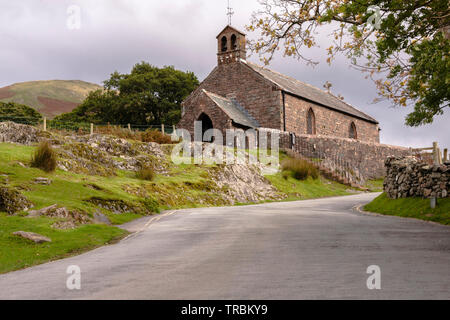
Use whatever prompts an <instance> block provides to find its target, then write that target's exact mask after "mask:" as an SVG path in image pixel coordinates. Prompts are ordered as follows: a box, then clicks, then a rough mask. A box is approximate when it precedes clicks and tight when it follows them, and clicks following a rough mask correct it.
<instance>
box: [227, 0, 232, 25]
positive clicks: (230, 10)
mask: <svg viewBox="0 0 450 320" xmlns="http://www.w3.org/2000/svg"><path fill="white" fill-rule="evenodd" d="M227 10H228V11H227V16H228V25H230V26H231V17H232V15H233V14H234V11H233V8H231V7H230V0H228V7H227Z"/></svg>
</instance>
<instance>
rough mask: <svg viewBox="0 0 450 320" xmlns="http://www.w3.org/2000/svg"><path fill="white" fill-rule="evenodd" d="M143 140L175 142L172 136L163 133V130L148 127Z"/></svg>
mask: <svg viewBox="0 0 450 320" xmlns="http://www.w3.org/2000/svg"><path fill="white" fill-rule="evenodd" d="M141 139H142V142H156V143H159V144H174V143H176V142H174V141H172V138H171V136H169V135H166V134H164V133H162V132H161V131H158V130H154V129H148V130H147V131H145V132H144V133H142V136H141Z"/></svg>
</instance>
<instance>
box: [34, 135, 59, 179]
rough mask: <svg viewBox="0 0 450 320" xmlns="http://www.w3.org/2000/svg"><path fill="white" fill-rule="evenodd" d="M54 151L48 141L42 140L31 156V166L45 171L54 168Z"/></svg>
mask: <svg viewBox="0 0 450 320" xmlns="http://www.w3.org/2000/svg"><path fill="white" fill-rule="evenodd" d="M56 160H57V159H56V153H55V151H54V150H53V148H52V146H51V145H50V143H49V142H48V141H42V142H41V143H40V144H39V146H38V147H37V149H36V151H35V152H34V155H33V157H32V158H31V166H32V167H34V168H39V169H41V170H44V171H45V172H52V171H55V169H56Z"/></svg>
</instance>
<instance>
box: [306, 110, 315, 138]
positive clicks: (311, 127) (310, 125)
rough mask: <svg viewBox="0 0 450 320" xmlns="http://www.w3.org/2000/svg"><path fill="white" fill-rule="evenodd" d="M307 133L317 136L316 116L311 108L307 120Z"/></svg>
mask: <svg viewBox="0 0 450 320" xmlns="http://www.w3.org/2000/svg"><path fill="white" fill-rule="evenodd" d="M306 133H307V134H316V116H315V115H314V111H313V110H312V109H311V108H310V109H309V110H308V116H307V118H306Z"/></svg>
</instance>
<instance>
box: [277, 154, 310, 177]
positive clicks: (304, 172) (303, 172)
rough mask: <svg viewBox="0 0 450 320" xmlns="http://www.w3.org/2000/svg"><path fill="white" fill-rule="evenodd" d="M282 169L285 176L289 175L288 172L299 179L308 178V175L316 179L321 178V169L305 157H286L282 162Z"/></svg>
mask: <svg viewBox="0 0 450 320" xmlns="http://www.w3.org/2000/svg"><path fill="white" fill-rule="evenodd" d="M281 169H282V171H283V177H284V178H287V177H288V173H290V174H291V175H292V177H293V178H295V179H297V180H306V179H308V177H311V178H312V179H314V180H315V179H317V178H319V170H317V168H316V167H315V166H313V165H312V164H311V163H309V162H308V161H306V160H303V159H295V158H290V159H285V160H283V162H282V163H281Z"/></svg>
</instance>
